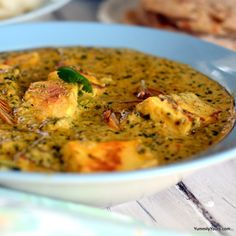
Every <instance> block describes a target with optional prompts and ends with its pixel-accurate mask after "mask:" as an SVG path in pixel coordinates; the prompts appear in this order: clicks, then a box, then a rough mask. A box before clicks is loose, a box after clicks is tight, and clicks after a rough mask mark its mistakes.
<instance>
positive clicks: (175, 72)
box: [0, 47, 234, 173]
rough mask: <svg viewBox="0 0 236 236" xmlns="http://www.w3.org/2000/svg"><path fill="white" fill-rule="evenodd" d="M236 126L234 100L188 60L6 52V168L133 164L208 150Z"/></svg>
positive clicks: (2, 97) (0, 120)
mask: <svg viewBox="0 0 236 236" xmlns="http://www.w3.org/2000/svg"><path fill="white" fill-rule="evenodd" d="M233 123H234V101H233V98H232V97H231V96H230V95H229V93H228V92H227V91H226V90H225V89H224V88H223V87H222V86H221V85H219V84H218V83H216V82H215V81H213V80H211V79H209V78H208V77H206V76H205V75H203V74H201V73H199V72H197V71H196V70H194V69H192V68H190V67H189V66H187V65H184V64H180V63H177V62H173V61H170V60H167V59H163V58H158V57H154V56H150V55H146V54H143V53H141V52H137V51H133V50H128V49H109V48H85V47H73V48H42V49H34V50H29V51H18V52H10V53H9V52H8V53H1V54H0V166H1V169H14V170H22V171H39V172H77V173H91V172H107V171H128V170H135V169H142V168H150V167H155V166H159V165H165V164H169V163H172V162H176V161H179V160H184V159H186V158H191V157H192V156H193V155H195V154H197V153H199V152H202V151H204V150H206V149H207V148H208V147H209V146H211V145H213V144H215V143H217V142H219V141H220V140H221V139H222V138H223V137H224V136H225V135H226V134H227V133H228V132H229V131H230V130H231V128H232V126H233Z"/></svg>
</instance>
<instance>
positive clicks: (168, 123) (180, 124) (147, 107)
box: [136, 93, 218, 135]
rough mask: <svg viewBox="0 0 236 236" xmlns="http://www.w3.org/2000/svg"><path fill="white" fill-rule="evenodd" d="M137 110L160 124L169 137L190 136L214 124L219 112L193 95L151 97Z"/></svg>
mask: <svg viewBox="0 0 236 236" xmlns="http://www.w3.org/2000/svg"><path fill="white" fill-rule="evenodd" d="M136 109H137V111H138V112H140V113H141V114H143V115H149V116H150V118H151V119H152V120H153V121H154V122H156V123H159V124H160V127H161V131H162V133H165V134H168V135H170V134H172V135H188V134H189V133H190V132H191V131H193V130H195V129H197V128H199V127H201V126H203V125H206V124H209V123H211V122H214V121H215V119H216V116H215V114H217V112H218V111H217V110H216V109H215V108H213V107H211V106H210V105H208V104H207V103H205V102H203V101H202V100H201V99H200V98H198V97H197V96H196V95H195V94H193V93H180V94H178V95H177V94H173V95H159V96H155V97H149V98H147V99H145V100H144V101H143V102H141V103H139V104H138V105H137V106H136Z"/></svg>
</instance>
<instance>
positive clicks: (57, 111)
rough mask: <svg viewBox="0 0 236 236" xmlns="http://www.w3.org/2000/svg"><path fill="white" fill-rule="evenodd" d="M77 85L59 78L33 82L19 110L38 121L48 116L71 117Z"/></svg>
mask: <svg viewBox="0 0 236 236" xmlns="http://www.w3.org/2000/svg"><path fill="white" fill-rule="evenodd" d="M77 96H78V86H77V85H76V84H68V83H65V82H63V81H60V80H48V81H39V82H34V83H32V84H31V85H30V87H29V88H28V90H27V91H26V93H25V95H24V103H23V105H22V107H21V111H23V113H24V111H26V112H28V113H29V114H30V115H31V116H33V117H34V118H35V120H37V121H38V122H43V121H44V120H46V119H48V118H49V119H50V118H73V116H74V115H75V113H76V109H77Z"/></svg>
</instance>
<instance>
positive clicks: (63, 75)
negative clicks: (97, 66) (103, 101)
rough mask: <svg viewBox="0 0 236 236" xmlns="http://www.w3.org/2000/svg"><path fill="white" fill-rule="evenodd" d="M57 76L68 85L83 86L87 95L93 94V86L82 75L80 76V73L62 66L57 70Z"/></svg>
mask: <svg viewBox="0 0 236 236" xmlns="http://www.w3.org/2000/svg"><path fill="white" fill-rule="evenodd" d="M57 74H58V76H59V78H60V79H62V80H63V81H65V82H67V83H79V84H82V85H83V87H82V90H83V91H85V92H87V93H92V92H93V89H92V86H91V84H90V82H89V80H88V79H87V78H85V77H84V76H83V75H82V74H80V73H79V72H78V71H76V70H74V69H72V68H70V67H67V66H62V67H60V68H58V69H57Z"/></svg>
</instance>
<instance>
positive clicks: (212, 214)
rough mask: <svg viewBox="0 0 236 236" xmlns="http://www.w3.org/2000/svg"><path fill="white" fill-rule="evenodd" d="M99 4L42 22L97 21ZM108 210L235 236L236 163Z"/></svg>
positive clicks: (81, 2)
mask: <svg viewBox="0 0 236 236" xmlns="http://www.w3.org/2000/svg"><path fill="white" fill-rule="evenodd" d="M99 3H100V1H98V0H74V1H72V2H71V3H69V4H68V5H67V6H65V7H64V8H63V9H61V10H59V11H56V12H54V13H52V14H50V15H47V16H45V17H44V18H42V19H40V20H76V21H97V16H96V12H97V9H98V6H99ZM157 184H158V183H157ZM108 210H109V211H112V212H119V213H122V214H125V215H128V216H131V217H133V218H134V219H137V220H139V221H142V222H144V223H146V224H148V225H153V226H157V227H162V228H168V229H174V230H183V231H194V227H202V228H203V227H216V228H230V229H231V230H228V229H226V230H225V231H223V230H219V231H212V233H214V234H218V235H219V234H220V235H236V160H232V161H229V162H225V163H223V164H220V165H217V166H212V167H209V168H206V169H203V170H201V171H198V172H196V173H195V174H193V175H191V176H189V177H187V178H185V179H183V180H182V181H181V182H179V183H178V184H177V185H176V186H172V187H170V188H168V189H166V190H164V191H162V192H158V193H156V194H155V195H153V196H150V197H147V198H143V199H139V200H136V201H133V202H127V203H123V204H121V205H117V206H114V207H111V208H108Z"/></svg>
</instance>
